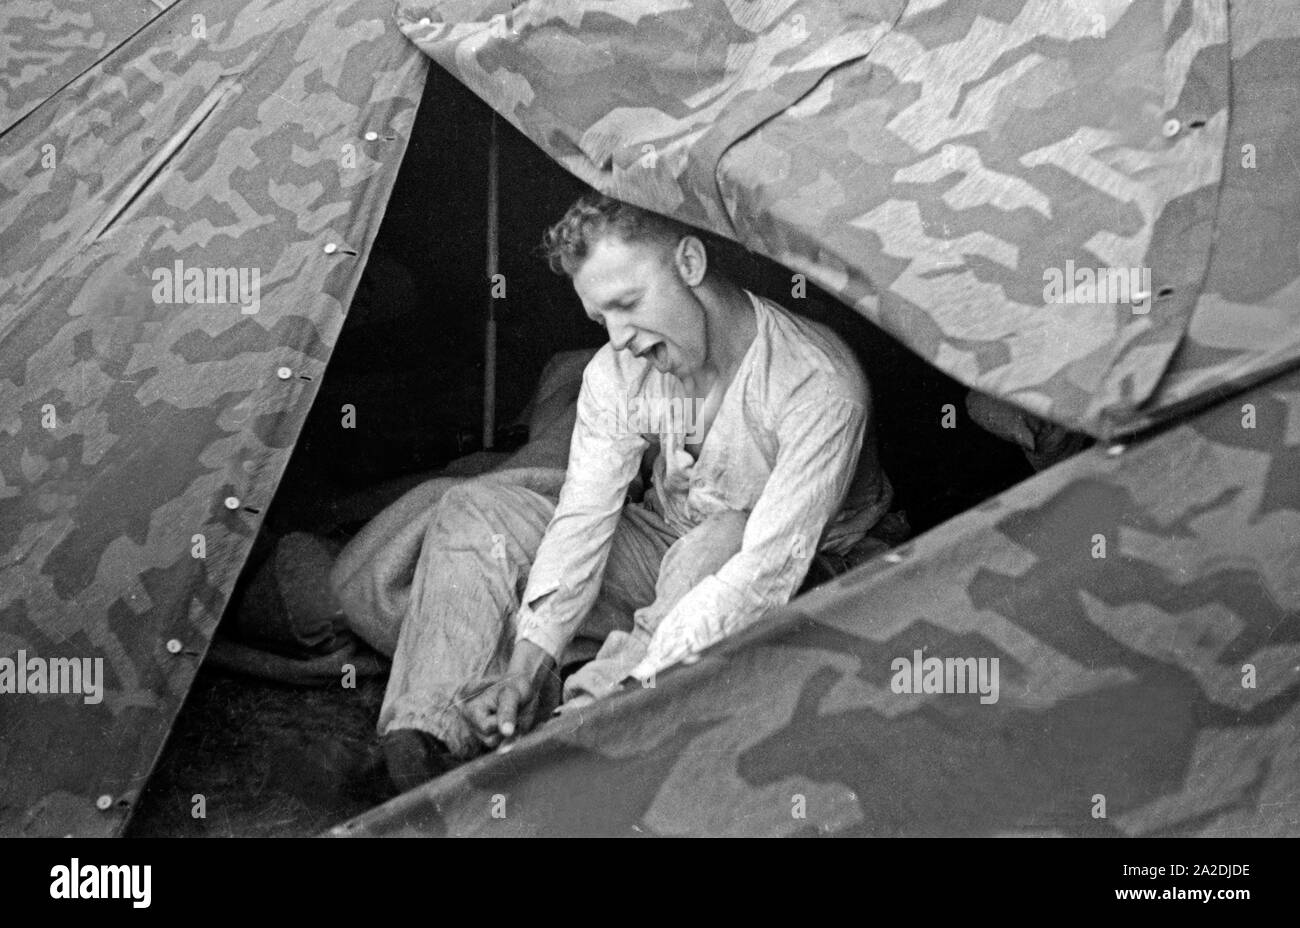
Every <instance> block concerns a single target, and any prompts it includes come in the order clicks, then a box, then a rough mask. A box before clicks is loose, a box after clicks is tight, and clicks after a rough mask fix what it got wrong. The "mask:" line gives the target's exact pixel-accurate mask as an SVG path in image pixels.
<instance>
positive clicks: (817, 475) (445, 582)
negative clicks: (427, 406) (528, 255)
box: [363, 194, 893, 788]
mask: <svg viewBox="0 0 1300 928" xmlns="http://www.w3.org/2000/svg"><path fill="white" fill-rule="evenodd" d="M546 246H547V249H548V252H549V257H550V261H551V264H552V267H553V268H554V269H555V270H556V271H557V272H560V271H562V272H564V273H567V274H568V275H569V276H571V277H572V279H573V285H574V289H575V290H576V291H577V294H578V297H579V298H580V299H581V301H582V304H583V306H584V307H585V309H586V311H587V313H588V315H590V316H591V318H592V319H593V320H595V321H598V322H600V323H601V324H602V325H604V327H605V328H606V330H607V331H608V333H609V344H608V345H606V346H605V347H604V348H602V349H601V350H600V351H599V352H598V353H597V354H596V355H595V357H594V358H593V359H592V360H591V362H590V363H589V364H588V365H587V367H586V370H585V372H584V375H583V382H582V388H581V392H580V394H579V397H578V401H577V403H578V406H577V420H576V425H575V426H574V429H573V436H572V442H571V446H570V457H569V462H568V468H567V473H565V474H564V476H563V480H562V486H560V485H557V484H551V485H547V481H546V480H545V479H541V478H538V477H537V476H536V470H530V469H523V470H517V471H503V472H497V473H493V474H488V475H485V476H483V477H478V478H474V479H471V480H468V481H464V482H461V483H459V484H457V485H455V486H453V487H451V488H450V489H447V490H446V491H445V492H444V493H443V494H442V495H441V497H440V498H439V499H438V502H437V503H436V504H435V505H436V509H435V511H434V512H433V513H432V514H431V523H430V529H429V531H428V533H427V534H426V536H425V538H424V543H423V550H422V551H421V554H420V562H419V565H418V567H417V569H416V576H415V577H414V581H413V586H412V589H411V594H410V600H409V605H408V607H407V610H406V615H405V618H404V620H403V622H402V626H401V630H400V636H399V637H398V639H397V642H396V648H395V652H394V659H393V669H392V675H391V677H390V680H389V684H388V689H387V692H386V694H385V698H384V705H383V708H382V710H381V715H380V731H381V732H383V733H384V735H383V738H382V745H383V753H384V759H385V762H386V764H387V766H388V771H389V776H390V778H391V779H393V781H394V782H395V783H396V784H397V785H398V786H399V787H401V788H410V787H411V786H413V785H415V784H418V783H419V782H422V781H424V780H427V779H430V778H432V777H434V776H436V775H438V774H439V773H441V772H442V771H443V770H445V769H446V768H448V767H449V766H451V765H452V764H454V763H456V762H458V761H459V760H463V759H466V758H469V757H472V756H473V755H475V754H477V753H480V752H482V751H483V750H484V749H486V748H492V747H494V746H496V745H497V744H499V743H500V742H501V741H502V739H506V738H510V737H511V736H514V735H516V734H517V733H522V732H524V731H526V730H528V729H529V728H530V727H531V726H532V725H533V724H535V723H536V722H538V721H540V720H543V719H544V718H545V716H546V715H548V714H550V713H551V711H552V710H553V709H554V708H555V707H556V705H557V704H558V703H559V702H560V701H561V696H563V698H564V701H565V702H566V704H567V705H566V708H567V706H574V705H582V704H585V703H587V702H590V701H591V700H593V699H598V698H600V697H603V696H605V695H608V694H610V693H612V692H614V691H616V690H618V689H619V688H620V687H621V686H622V685H624V684H625V683H627V682H628V681H629V680H632V679H636V680H641V681H643V682H645V681H648V680H649V679H650V678H652V677H653V676H654V675H655V673H656V672H657V671H660V670H662V669H664V668H666V667H668V666H670V665H672V664H674V663H676V662H678V661H680V660H681V659H682V658H683V657H686V656H687V655H689V654H692V653H693V652H696V651H699V650H701V649H703V648H705V647H707V646H709V645H710V644H712V643H714V642H716V641H718V640H720V639H722V638H724V637H726V636H728V635H731V634H733V633H735V632H737V631H739V630H740V629H743V628H745V627H747V626H749V625H751V624H752V623H754V622H755V621H757V620H758V619H759V618H761V617H762V616H763V615H764V614H765V613H766V612H767V611H768V610H770V609H771V608H773V607H774V606H779V605H781V604H783V603H785V602H787V601H788V600H789V599H790V598H791V596H793V595H794V593H795V592H796V590H797V589H798V588H799V585H800V583H801V582H802V581H803V579H804V577H805V575H806V574H807V572H808V569H809V565H810V562H811V560H812V557H813V555H814V553H815V552H817V551H818V550H821V551H829V552H832V553H844V552H846V551H848V549H850V548H851V547H852V546H853V545H854V544H855V543H857V542H859V541H860V540H861V539H862V538H863V536H864V535H865V534H866V532H867V531H868V530H869V529H871V528H872V526H873V525H874V524H875V523H876V522H877V521H878V520H879V519H880V518H881V517H882V516H883V515H884V514H885V513H886V512H887V511H888V509H889V504H890V501H891V498H892V495H893V491H892V488H891V486H890V483H889V480H888V478H887V477H886V475H885V474H884V472H883V471H882V469H881V467H880V465H879V462H878V458H877V451H876V441H875V434H874V429H873V423H872V409H871V394H870V391H869V387H868V384H867V380H866V378H865V376H864V375H863V373H862V370H861V369H860V367H859V366H858V364H857V362H856V361H855V359H854V357H853V355H852V354H851V352H850V350H849V348H848V347H847V346H846V345H845V344H844V343H843V342H842V341H841V340H840V339H839V338H838V337H837V336H836V335H834V334H832V333H831V332H830V331H829V330H828V329H826V328H825V327H823V326H821V325H819V324H817V323H814V322H811V321H808V320H805V319H801V318H799V317H797V316H794V315H792V314H790V313H789V312H787V311H786V310H784V309H783V308H781V307H780V306H777V305H775V304H773V303H771V302H768V301H766V300H764V299H761V298H759V297H757V296H755V295H754V294H752V293H750V292H749V291H747V290H745V289H743V288H742V287H741V286H739V285H738V284H737V283H735V282H733V281H732V280H730V279H728V278H727V277H726V276H724V275H723V274H722V273H720V272H719V271H718V269H717V267H716V261H715V262H713V264H711V250H710V246H707V245H706V244H705V238H704V237H703V236H702V235H700V234H697V233H695V232H694V231H693V230H691V229H690V228H689V227H687V226H684V225H682V224H680V223H678V222H676V221H673V220H670V219H667V218H665V217H662V216H659V215H657V214H654V213H650V212H647V211H644V210H641V209H639V208H636V207H633V206H630V205H628V204H625V203H621V202H619V201H617V200H613V199H610V198H608V197H603V196H598V195H595V194H589V195H587V196H585V197H583V198H582V199H580V200H579V201H578V202H577V203H575V204H574V205H573V206H572V207H571V208H570V209H569V211H568V213H567V214H566V215H565V216H564V218H563V219H561V220H560V222H559V223H558V224H556V225H555V226H554V227H553V228H552V229H550V230H549V231H548V233H547V236H546ZM643 467H648V468H649V469H650V473H651V474H652V477H651V481H650V483H649V485H648V487H647V489H646V492H645V493H644V498H643V500H642V501H640V502H637V501H633V497H634V495H635V494H630V493H629V489H630V488H631V487H632V486H633V484H634V482H635V481H636V480H637V478H638V475H639V474H640V473H641V472H642V469H643ZM525 583H526V585H525ZM521 594H522V595H521ZM363 635H364V630H363ZM367 637H373V636H367ZM582 641H586V642H588V643H591V642H598V643H600V647H599V653H597V654H596V656H595V660H592V661H591V662H590V663H587V664H586V665H585V666H583V667H582V668H581V669H579V670H578V671H577V672H575V673H572V674H571V675H569V676H568V677H567V680H565V681H564V682H563V684H561V676H562V673H563V671H565V670H567V669H568V668H570V667H571V666H572V665H573V664H574V663H575V658H581V657H582V656H584V654H583V652H582V649H581V648H580V647H578V645H579V643H580V642H582ZM593 650H594V649H593ZM591 653H592V652H591V651H590V650H589V651H587V652H586V654H585V656H586V657H590V656H591ZM561 687H562V691H561Z"/></svg>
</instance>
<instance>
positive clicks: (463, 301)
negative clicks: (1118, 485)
mask: <svg viewBox="0 0 1300 928" xmlns="http://www.w3.org/2000/svg"><path fill="white" fill-rule="evenodd" d="M492 119H493V117H492V115H491V112H490V111H489V110H488V109H487V108H486V107H484V106H483V105H482V104H481V102H480V101H479V100H478V99H477V98H476V97H474V96H473V95H472V94H471V93H470V92H469V91H468V90H466V89H465V88H464V87H463V86H462V85H461V84H460V83H459V82H457V81H456V80H455V79H453V78H451V77H450V76H448V75H447V74H446V73H444V72H443V71H442V70H441V69H439V68H432V69H431V70H430V74H429V79H428V82H427V84H426V87H425V91H424V98H423V101H422V103H421V107H420V110H419V115H418V116H417V118H416V121H415V124H414V128H413V130H412V137H411V139H410V142H409V145H408V148H407V152H406V156H405V159H404V161H403V163H402V167H401V169H400V172H399V174H398V177H397V182H396V185H395V187H394V190H393V194H392V197H391V199H390V201H389V204H388V208H387V212H386V214H385V216H384V220H383V224H382V226H381V227H380V231H379V234H378V236H377V238H376V240H375V242H374V245H373V248H372V250H371V253H370V255H369V259H368V262H367V266H366V269H365V272H364V275H363V277H362V279H361V283H360V285H359V287H358V289H357V293H356V295H355V297H354V299H353V300H352V303H351V306H350V308H349V311H348V315H347V319H346V322H345V324H344V326H343V329H342V331H341V334H340V336H339V338H338V341H337V344H336V346H335V348H334V350H333V354H332V356H331V360H330V364H329V367H328V370H327V371H326V373H325V376H324V377H323V379H322V382H321V384H320V389H319V392H318V393H317V396H316V399H315V402H314V404H313V407H312V410H311V413H310V415H309V417H308V419H307V421H306V423H305V425H304V427H303V430H302V432H301V435H300V438H299V440H298V442H297V445H296V446H295V450H294V452H293V456H292V458H291V460H290V463H289V466H288V469H287V471H286V473H285V476H284V478H283V480H282V481H281V483H280V485H279V487H278V490H277V492H276V495H275V499H274V502H273V504H272V505H271V507H270V509H269V510H268V512H267V517H266V519H265V521H264V523H263V527H262V530H261V532H260V533H259V537H258V541H257V543H256V545H255V546H254V550H253V554H252V556H251V557H250V558H249V560H248V564H247V566H246V567H245V569H244V572H243V575H242V577H241V580H240V583H239V585H238V586H237V588H236V591H235V595H234V597H233V598H232V601H231V605H230V606H229V608H228V609H227V611H226V614H225V617H224V618H223V620H222V624H221V627H220V628H219V630H218V634H217V637H216V639H215V640H214V645H213V649H212V651H211V653H210V655H209V658H208V660H207V661H206V662H205V664H204V666H203V667H202V669H201V670H200V672H199V675H198V677H197V679H196V682H195V685H194V687H193V689H192V690H191V693H190V696H189V698H188V700H187V702H186V704H185V707H184V708H183V710H182V712H181V715H180V717H179V719H178V721H177V724H176V726H175V727H174V729H173V731H172V734H171V736H170V739H169V742H168V745H167V747H166V749H165V751H164V753H163V755H162V757H161V759H160V761H159V764H158V766H157V768H156V772H155V775H154V776H153V778H152V780H151V782H150V785H149V787H148V788H147V790H146V791H145V793H144V795H143V796H142V798H141V800H140V802H139V805H138V807H137V811H136V813H135V815H134V818H133V819H132V822H131V825H130V827H129V829H128V831H129V833H131V834H134V835H174V834H178V833H180V834H195V835H200V834H227V833H234V834H268V835H269V834H297V833H301V834H314V833H318V832H320V831H321V830H323V829H325V828H326V827H328V826H330V825H332V824H336V823H337V822H340V821H343V820H345V819H346V818H348V817H350V816H352V815H356V814H358V813H360V812H361V811H364V810H365V809H366V808H368V807H369V806H370V805H372V804H373V797H372V796H370V795H368V794H366V793H365V792H364V791H362V792H356V791H355V790H354V789H353V788H352V787H351V786H350V785H349V783H348V782H347V778H346V777H345V776H344V770H345V768H348V767H349V765H353V764H354V763H355V761H356V759H357V758H358V757H359V756H361V755H363V754H364V753H365V751H366V749H367V746H368V745H369V743H370V742H371V741H372V740H373V730H374V723H375V719H376V717H377V715H378V710H379V705H380V702H381V701H382V696H383V687H384V682H383V681H384V677H383V676H382V674H380V673H372V672H368V671H374V670H377V669H379V667H380V665H378V664H377V657H376V655H374V654H373V653H372V652H369V651H368V649H364V648H360V649H359V650H356V651H349V652H346V654H345V655H344V656H343V657H338V656H337V653H336V652H330V653H334V654H335V657H334V663H332V664H331V663H330V662H329V661H328V660H326V661H324V662H323V663H322V662H320V661H316V662H314V663H313V662H312V661H308V662H307V663H306V664H304V663H303V662H302V661H301V660H299V661H298V662H297V664H296V666H297V668H298V669H297V670H296V671H295V670H292V669H290V670H286V669H285V668H292V667H293V666H294V662H293V660H291V659H289V658H287V657H286V655H285V654H283V653H281V654H278V655H274V652H275V644H274V643H272V644H270V645H268V644H267V642H266V641H265V640H254V641H252V642H250V634H251V635H252V637H253V638H254V639H256V638H257V632H256V631H255V629H256V628H257V627H258V626H259V623H261V624H263V625H265V624H266V623H268V622H269V623H271V624H272V625H274V623H275V622H277V621H281V622H282V621H283V613H284V611H285V609H286V601H291V603H290V605H291V606H292V607H293V608H305V609H311V608H313V607H315V606H319V607H320V608H321V609H323V610H324V609H328V604H327V603H326V602H325V598H326V595H327V594H326V591H325V589H324V585H323V584H324V578H325V576H326V575H327V573H328V568H329V562H330V558H331V557H332V556H333V555H334V554H336V552H337V550H338V549H339V548H340V547H341V546H342V545H343V544H345V543H346V541H347V539H348V538H349V537H350V536H351V534H353V533H354V532H356V531H357V530H358V529H359V528H360V527H361V526H362V525H364V524H365V522H366V521H367V520H368V519H370V518H371V517H373V516H374V515H376V514H377V513H378V512H379V511H381V510H382V509H383V508H384V506H385V505H387V504H388V503H390V502H392V501H394V500H395V499H397V498H398V497H399V496H400V495H401V494H402V493H403V492H404V491H405V490H407V489H409V488H411V487H413V486H416V485H418V484H419V483H421V482H422V481H424V480H426V479H428V477H430V476H431V475H433V474H434V473H439V472H441V473H454V474H461V475H466V476H468V475H471V474H473V473H478V472H481V471H482V470H485V469H488V468H490V467H492V466H494V465H495V464H498V463H500V461H501V460H503V459H504V458H505V457H508V456H509V454H510V452H511V451H512V450H513V449H514V448H515V447H516V446H517V445H518V444H519V443H520V442H521V441H522V440H523V439H524V438H525V437H527V436H526V427H525V423H526V421H527V415H526V414H527V412H528V409H527V406H528V404H529V401H530V399H531V398H532V397H533V395H534V393H535V391H536V389H537V386H538V380H539V377H540V376H541V374H542V372H543V369H544V368H545V366H546V364H547V362H548V361H549V360H551V359H552V358H554V357H556V356H557V355H560V354H561V353H563V352H574V351H579V350H582V349H587V350H590V349H594V348H596V347H598V346H599V345H600V344H601V343H602V341H603V332H602V331H601V330H600V329H599V327H597V326H594V325H592V323H591V322H590V320H588V319H587V317H586V316H585V314H584V313H583V311H582V309H581V307H580V305H579V304H578V302H577V300H576V298H575V297H574V295H573V292H572V288H571V286H570V284H569V282H568V281H567V279H564V278H561V277H557V276H556V275H554V274H552V273H551V272H550V270H549V269H548V268H547V267H546V265H545V262H544V261H543V260H542V259H541V258H540V257H539V256H538V255H537V253H536V246H537V243H538V242H539V241H540V238H541V233H542V230H543V229H544V228H545V226H546V225H547V224H548V223H550V222H552V221H554V219H556V218H558V216H560V215H561V214H562V213H563V211H564V209H565V208H566V207H567V205H568V204H569V203H570V202H571V201H572V200H573V199H574V198H575V197H576V196H577V195H578V194H579V193H580V192H581V191H582V189H583V186H582V185H581V184H580V183H579V182H578V181H576V180H575V179H573V178H572V177H571V176H570V175H568V174H567V173H566V172H564V171H563V170H562V169H561V168H559V167H558V166H556V165H555V164H554V163H553V162H552V161H551V160H550V159H549V158H548V157H547V156H546V155H545V154H543V153H542V152H541V151H540V150H538V149H537V148H536V147H535V146H534V145H533V144H532V143H531V142H530V141H528V140H527V139H526V138H524V137H523V136H522V135H520V134H519V133H518V132H516V131H515V130H514V129H513V128H511V127H509V126H507V125H506V124H505V123H504V122H499V123H498V126H497V137H498V140H499V153H500V159H499V183H500V189H499V209H500V236H499V248H500V253H499V262H500V271H501V273H502V274H503V275H504V279H505V284H506V293H505V297H504V299H501V300H499V301H498V302H497V303H496V307H495V308H496V313H495V315H496V321H497V333H496V338H497V357H498V359H499V366H498V369H497V372H496V385H495V393H496V409H495V420H496V422H497V423H498V428H497V429H496V432H495V437H496V442H495V444H496V447H495V448H494V449H493V450H490V451H488V450H484V449H483V447H482V422H483V418H484V417H483V396H484V379H485V372H484V360H483V359H484V327H485V319H486V297H487V295H488V291H489V287H490V281H488V280H487V278H486V274H485V272H484V269H485V260H484V252H485V247H486V229H485V216H486V207H485V194H486V189H487V158H486V156H485V152H486V150H487V146H488V140H489V137H490V134H491V122H492ZM737 272H738V273H739V274H741V275H743V277H744V278H745V280H744V283H745V285H746V286H748V287H749V288H750V289H752V290H754V291H755V292H758V293H760V294H762V295H765V296H768V297H770V298H772V299H773V300H775V301H776V302H778V303H780V304H782V305H784V306H786V307H787V308H789V309H790V310H792V311H795V312H799V313H802V314H805V315H808V316H810V317H812V318H815V319H818V320H820V321H823V322H825V323H827V324H828V325H830V326H831V327H832V328H834V329H836V330H837V331H838V332H839V333H840V334H841V335H842V336H843V337H845V339H846V340H847V341H848V342H849V344H850V345H851V346H852V347H854V348H855V350H857V352H858V353H859V356H860V357H861V358H862V360H863V364H864V367H865V369H866V370H867V372H868V375H869V376H870V378H871V381H872V385H873V389H874V393H875V397H876V403H877V421H878V427H879V434H880V441H881V452H882V460H883V463H884V466H885V467H886V469H887V471H888V473H889V474H890V477H891V480H892V481H893V483H894V485H895V488H896V492H897V508H900V509H903V510H905V511H906V513H907V516H908V520H909V521H910V523H911V527H912V529H913V531H914V532H915V533H919V532H922V531H924V530H926V529H928V528H930V527H933V526H934V525H937V524H939V523H940V522H943V521H944V520H946V519H948V518H950V517H952V516H953V515H956V514H957V513H959V512H962V511H964V510H966V509H968V508H970V507H971V506H973V505H976V504H977V503H979V502H981V501H983V500H985V499H987V498H989V497H990V496H992V495H995V494H996V493H999V492H1001V491H1002V490H1004V489H1006V488H1007V487H1009V486H1011V485H1012V484H1014V483H1016V482H1018V481H1019V480H1021V479H1023V478H1024V477H1026V476H1028V475H1029V474H1030V473H1031V469H1030V468H1029V466H1028V465H1027V464H1026V462H1025V460H1024V459H1023V457H1022V456H1021V455H1020V453H1019V451H1018V450H1017V449H1015V448H1014V447H1012V446H1010V445H1008V444H1006V443H1004V442H1002V441H999V440H998V439H996V438H994V437H992V436H991V435H989V434H988V433H986V432H984V431H983V430H982V429H980V428H979V427H977V426H976V425H975V424H974V423H973V422H971V421H970V420H969V419H968V417H967V416H966V412H965V407H964V400H965V396H966V390H965V388H964V387H962V386H961V385H959V384H957V383H956V382H955V381H953V380H951V379H950V378H948V377H947V376H945V375H943V374H942V373H940V372H939V371H937V370H936V369H935V368H933V367H932V366H930V365H929V364H927V363H926V362H924V361H922V360H920V359H919V358H918V357H916V356H915V355H913V354H912V353H911V352H909V351H908V350H906V349H904V348H903V347H901V346H900V345H899V344H898V343H897V342H895V341H894V340H893V339H892V338H890V337H888V336H886V335H885V334H883V333H882V332H881V331H880V330H879V329H877V328H875V327H874V326H872V325H871V324H870V323H868V322H867V321H865V320H864V319H863V318H862V317H861V316H859V315H858V314H856V313H854V312H852V311H851V310H849V309H847V308H845V307H843V306H841V305H840V304H838V303H836V302H835V301H834V300H833V299H831V298H830V297H828V296H826V295H825V294H822V293H820V292H818V291H817V290H816V289H815V288H813V287H808V289H807V293H806V295H803V296H795V295H794V294H793V293H792V281H791V274H790V272H789V271H788V270H786V269H784V268H782V267H780V266H779V265H776V264H775V263H773V262H771V261H768V260H767V259H763V258H759V257H757V256H754V257H752V258H751V259H749V262H748V264H747V265H746V266H745V267H743V268H738V269H737ZM444 468H446V469H447V470H443V469H444ZM287 539H292V541H289V542H286V540H287ZM250 629H254V631H252V632H250ZM281 631H283V629H281ZM250 644H252V645H256V646H257V647H256V648H253V649H251V650H250ZM322 647H324V645H322ZM268 649H269V650H270V651H271V652H272V654H273V655H274V656H273V658H271V659H266V658H265V653H266V652H267V650H268ZM258 653H260V654H261V655H263V656H262V657H261V658H259V657H258V656H257V654H258ZM298 657H299V658H301V657H302V655H299V656H298ZM259 661H260V662H259ZM345 665H351V666H352V667H353V670H354V671H355V673H354V675H353V678H352V679H350V680H349V679H347V677H346V671H344V670H343V669H342V668H343V667H344V666H345ZM304 667H307V668H308V669H307V670H306V671H304V670H303V668H304ZM322 668H324V669H323V670H322ZM241 669H242V670H243V671H244V672H242V673H241V672H238V671H239V670H241ZM250 671H251V672H254V673H256V674H259V675H250ZM295 674H297V675H296V676H295ZM276 676H279V677H280V679H278V680H274V679H270V678H272V677H276ZM295 682H296V683H297V684H299V685H295ZM301 684H311V685H301ZM195 796H203V797H204V809H205V815H204V816H199V815H197V814H196V808H197V807H196V805H195V803H196V800H195V799H194V797H195Z"/></svg>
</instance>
